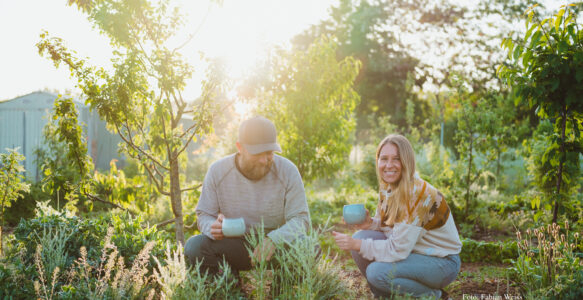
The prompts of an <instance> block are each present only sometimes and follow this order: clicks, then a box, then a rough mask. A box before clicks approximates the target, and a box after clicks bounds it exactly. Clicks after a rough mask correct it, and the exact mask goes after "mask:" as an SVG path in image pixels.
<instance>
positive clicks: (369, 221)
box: [342, 209, 372, 230]
mask: <svg viewBox="0 0 583 300" xmlns="http://www.w3.org/2000/svg"><path fill="white" fill-rule="evenodd" d="M342 222H344V224H346V222H345V221H344V218H342ZM346 225H349V226H350V227H351V228H352V229H357V230H366V229H369V228H370V226H371V225H372V218H371V217H370V214H369V213H368V209H366V218H365V219H364V222H362V224H356V225H350V224H346Z"/></svg>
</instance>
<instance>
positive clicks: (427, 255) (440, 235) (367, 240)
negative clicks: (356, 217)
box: [333, 134, 462, 299]
mask: <svg viewBox="0 0 583 300" xmlns="http://www.w3.org/2000/svg"><path fill="white" fill-rule="evenodd" d="M376 171H377V178H378V181H379V186H380V192H379V203H378V206H377V212H376V215H375V217H374V218H371V217H370V216H369V215H368V211H367V216H366V220H365V222H364V223H363V224H360V225H356V226H355V227H356V228H357V229H361V231H358V232H357V233H355V234H354V235H353V236H352V237H350V236H349V235H345V234H341V233H338V232H333V234H334V239H335V240H336V243H337V244H338V246H339V247H340V248H341V249H343V250H350V251H351V253H352V258H353V259H354V261H355V262H356V264H357V266H358V268H359V269H360V272H361V273H362V274H363V275H364V276H365V277H366V279H367V281H368V283H369V286H370V288H371V290H372V292H373V294H374V295H375V297H388V296H389V295H390V294H392V293H398V294H405V293H408V294H412V295H413V296H415V297H419V296H434V297H435V298H437V299H438V298H447V294H446V293H445V291H443V290H442V288H444V287H445V286H447V285H448V284H450V283H451V282H452V281H453V280H454V279H455V278H456V276H457V274H458V272H459V269H460V265H461V262H460V258H459V255H458V254H459V253H460V251H461V247H462V243H461V241H460V238H459V234H458V232H457V229H456V227H455V223H454V220H453V217H452V215H451V212H450V210H449V207H448V206H447V203H446V202H445V199H444V198H443V195H442V194H441V193H440V192H439V191H438V190H437V189H436V188H434V187H433V186H431V185H430V184H429V183H427V182H426V181H424V180H422V179H421V178H419V176H418V175H417V174H416V173H415V154H414V153H413V148H412V147H411V143H409V141H408V140H407V139H406V138H405V137H404V136H402V135H396V134H392V135H389V136H387V137H386V138H385V139H383V140H382V141H381V143H380V144H379V146H378V148H377V152H376Z"/></svg>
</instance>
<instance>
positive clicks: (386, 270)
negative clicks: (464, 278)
mask: <svg viewBox="0 0 583 300" xmlns="http://www.w3.org/2000/svg"><path fill="white" fill-rule="evenodd" d="M352 237H353V238H355V239H361V240H363V239H373V240H385V239H387V238H386V236H385V235H384V234H383V233H382V232H380V231H374V230H362V231H358V232H357V233H355V234H354V235H353V236H352ZM350 252H351V254H352V258H353V259H354V261H355V262H356V265H357V266H358V268H359V269H360V272H361V273H362V274H363V275H364V276H365V277H366V280H367V281H368V284H369V286H370V288H371V290H372V292H373V294H374V295H375V297H389V296H390V295H391V294H393V293H395V294H410V295H412V296H415V297H420V296H434V297H435V298H439V297H441V291H440V289H441V288H444V287H446V286H447V285H448V284H450V283H451V282H453V281H454V280H455V278H456V277H457V274H458V272H459V270H460V266H461V261H460V257H459V255H457V254H455V255H449V256H446V257H436V256H427V255H422V254H417V253H411V254H409V257H407V258H406V259H404V260H401V261H398V262H392V263H388V262H376V261H370V260H368V259H365V258H363V257H362V256H361V255H360V254H359V253H358V251H350Z"/></svg>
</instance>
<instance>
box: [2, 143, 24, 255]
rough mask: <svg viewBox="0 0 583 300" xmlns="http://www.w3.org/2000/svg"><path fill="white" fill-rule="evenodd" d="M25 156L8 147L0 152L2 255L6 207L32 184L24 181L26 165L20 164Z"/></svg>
mask: <svg viewBox="0 0 583 300" xmlns="http://www.w3.org/2000/svg"><path fill="white" fill-rule="evenodd" d="M23 160H24V156H23V155H22V154H20V153H18V152H17V149H8V153H0V191H1V196H0V205H2V211H1V212H0V220H1V223H0V255H1V254H2V251H3V250H2V241H3V239H4V238H3V236H2V229H3V228H4V208H5V207H10V205H11V203H12V202H14V201H16V199H18V197H20V196H21V193H23V192H28V191H29V189H30V185H29V184H28V183H26V182H24V167H23V166H22V165H21V164H20V162H21V161H23Z"/></svg>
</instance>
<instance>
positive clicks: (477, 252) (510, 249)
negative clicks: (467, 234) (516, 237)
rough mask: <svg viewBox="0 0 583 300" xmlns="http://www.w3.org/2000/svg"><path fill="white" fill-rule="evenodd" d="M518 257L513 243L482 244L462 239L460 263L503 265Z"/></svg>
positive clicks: (481, 242) (515, 245)
mask: <svg viewBox="0 0 583 300" xmlns="http://www.w3.org/2000/svg"><path fill="white" fill-rule="evenodd" d="M516 257H518V246H517V243H516V242H514V241H507V242H483V241H475V240H472V239H462V252H461V253H460V258H461V260H462V262H489V263H503V262H507V261H508V260H510V259H515V258H516Z"/></svg>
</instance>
